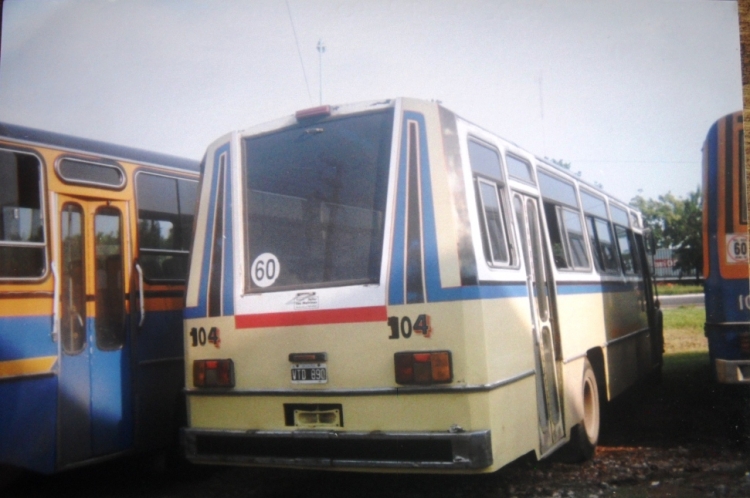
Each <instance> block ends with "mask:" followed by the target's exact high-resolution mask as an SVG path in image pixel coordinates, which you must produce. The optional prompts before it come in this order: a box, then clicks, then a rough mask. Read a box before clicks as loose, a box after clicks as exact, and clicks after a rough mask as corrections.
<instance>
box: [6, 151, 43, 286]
mask: <svg viewBox="0 0 750 498" xmlns="http://www.w3.org/2000/svg"><path fill="white" fill-rule="evenodd" d="M0 185H2V187H1V188H0V210H2V213H1V215H0V278H40V277H42V276H43V275H44V274H45V272H46V269H47V258H46V249H45V230H44V211H43V210H42V165H41V163H40V161H39V159H37V158H36V157H35V156H33V155H31V154H24V153H18V152H11V151H7V150H0Z"/></svg>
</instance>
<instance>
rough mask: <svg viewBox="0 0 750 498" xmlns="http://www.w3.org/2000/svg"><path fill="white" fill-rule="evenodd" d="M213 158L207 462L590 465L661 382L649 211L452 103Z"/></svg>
mask: <svg viewBox="0 0 750 498" xmlns="http://www.w3.org/2000/svg"><path fill="white" fill-rule="evenodd" d="M204 161H205V163H204V165H203V178H202V184H201V185H202V186H201V189H200V192H199V194H198V195H199V200H198V208H197V211H196V224H195V239H194V241H193V248H192V253H191V263H190V270H189V277H188V287H187V293H186V309H185V323H184V333H185V358H186V361H185V375H186V397H187V409H188V426H187V427H186V428H185V429H183V444H184V448H185V452H186V456H187V458H188V459H189V460H190V461H192V462H196V463H206V464H237V465H254V466H276V467H295V468H324V469H349V470H381V471H386V470H387V471H413V472H422V471H424V472H435V471H441V472H442V471H455V472H488V471H493V470H495V469H498V468H499V467H502V466H503V465H505V464H507V463H508V462H511V461H513V460H515V459H517V458H518V457H519V456H522V455H525V454H528V453H530V452H533V453H534V454H535V455H536V456H537V457H538V458H543V457H546V456H548V455H550V454H552V453H553V452H555V451H556V450H558V449H560V448H563V447H565V448H566V449H567V451H568V455H569V456H573V457H574V458H577V459H585V458H590V457H591V456H592V455H593V453H594V449H595V445H596V443H597V439H598V433H599V421H600V403H602V402H604V401H605V400H608V399H611V398H613V397H615V396H617V395H618V394H620V393H622V392H623V391H625V390H626V389H628V388H629V387H631V386H633V385H634V384H636V383H637V382H638V381H639V380H641V379H644V378H646V377H647V376H648V375H649V374H650V373H652V372H655V371H658V370H659V368H660V366H661V357H662V331H661V325H660V324H661V320H660V312H659V310H658V308H656V307H655V305H654V297H653V293H652V282H651V277H650V274H649V269H648V265H647V263H646V253H645V249H644V235H643V231H644V230H643V222H642V218H641V215H640V214H639V213H638V212H636V211H635V210H633V209H632V208H631V207H629V206H628V205H627V204H626V203H623V202H620V201H618V200H617V199H614V198H612V197H610V196H609V195H607V194H605V193H604V192H602V191H601V190H600V189H598V188H596V187H594V186H592V185H590V184H588V183H585V182H583V181H581V180H580V179H579V178H577V177H576V176H573V175H571V174H569V173H568V172H567V171H564V170H561V169H558V168H557V167H555V166H554V165H553V164H551V163H549V162H547V161H545V160H543V159H540V158H539V157H536V156H535V155H533V154H531V153H529V152H527V151H526V150H524V149H522V148H520V147H518V146H516V145H515V144H513V143H512V142H509V141H507V140H504V139H502V138H500V137H498V136H497V135H495V134H493V133H491V132H489V131H487V130H485V129H483V128H481V127H479V126H476V125H474V124H473V123H471V122H468V121H466V120H464V119H462V118H460V117H459V116H457V115H456V114H454V113H453V112H451V111H449V110H448V109H446V108H445V107H443V106H442V105H440V104H439V103H435V102H427V101H421V100H415V99H406V98H398V99H394V100H383V101H377V102H369V103H360V104H354V105H342V106H321V107H316V108H312V109H307V110H302V111H299V112H297V113H296V114H295V115H294V116H290V117H286V118H283V119H280V120H277V121H273V122H270V123H266V124H261V125H258V126H254V127H251V128H248V129H246V130H243V131H236V132H232V133H229V134H227V135H225V136H223V137H221V138H219V139H218V140H216V141H215V142H214V143H213V144H212V145H211V146H209V148H208V150H207V153H206V156H205V159H204Z"/></svg>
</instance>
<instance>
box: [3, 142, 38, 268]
mask: <svg viewBox="0 0 750 498" xmlns="http://www.w3.org/2000/svg"><path fill="white" fill-rule="evenodd" d="M0 150H2V151H6V152H10V153H11V154H25V155H28V156H32V157H34V158H35V159H36V160H37V163H38V167H39V211H40V212H41V213H42V224H43V227H42V235H43V237H44V240H43V241H42V242H20V243H18V242H16V243H9V242H6V241H0V246H6V247H36V248H39V247H41V248H43V255H44V263H43V265H42V266H43V268H42V273H41V275H40V276H38V277H3V276H0V282H21V283H38V282H43V281H45V280H47V278H49V275H50V247H49V246H50V244H49V241H50V223H49V216H48V213H47V194H48V192H49V188H48V186H47V165H46V163H45V162H44V158H43V157H42V156H41V155H40V154H39V153H37V152H36V151H35V150H32V149H26V148H23V147H12V146H8V145H6V144H4V143H0Z"/></svg>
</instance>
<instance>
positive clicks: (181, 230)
mask: <svg viewBox="0 0 750 498" xmlns="http://www.w3.org/2000/svg"><path fill="white" fill-rule="evenodd" d="M197 192H198V183H197V182H196V181H194V180H184V179H178V178H173V177H166V176H161V175H155V174H150V173H139V174H138V177H137V179H136V195H137V199H138V237H139V243H140V256H139V261H140V264H141V267H142V268H143V272H144V276H145V277H146V279H148V280H184V279H185V277H186V274H187V258H188V252H189V251H190V241H191V239H192V230H193V216H194V210H195V200H196V196H197Z"/></svg>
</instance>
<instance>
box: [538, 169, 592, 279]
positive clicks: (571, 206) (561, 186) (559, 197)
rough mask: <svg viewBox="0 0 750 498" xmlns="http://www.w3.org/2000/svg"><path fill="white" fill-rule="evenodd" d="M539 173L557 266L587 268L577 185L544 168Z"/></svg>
mask: <svg viewBox="0 0 750 498" xmlns="http://www.w3.org/2000/svg"><path fill="white" fill-rule="evenodd" d="M538 176H539V186H540V189H541V191H542V196H543V198H544V214H545V217H546V218H547V231H548V233H549V238H550V243H551V244H552V253H553V256H554V260H555V266H556V267H557V268H560V269H575V270H587V269H588V268H589V256H588V252H587V250H586V238H585V237H584V234H583V225H582V224H581V214H580V210H579V208H578V199H577V197H576V194H575V187H573V185H572V184H570V183H568V182H565V181H562V180H561V179H559V178H557V177H554V176H552V175H548V174H546V173H545V172H543V171H541V170H540V171H538Z"/></svg>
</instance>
